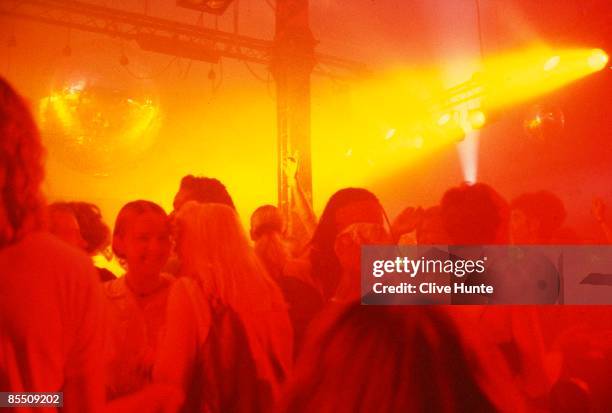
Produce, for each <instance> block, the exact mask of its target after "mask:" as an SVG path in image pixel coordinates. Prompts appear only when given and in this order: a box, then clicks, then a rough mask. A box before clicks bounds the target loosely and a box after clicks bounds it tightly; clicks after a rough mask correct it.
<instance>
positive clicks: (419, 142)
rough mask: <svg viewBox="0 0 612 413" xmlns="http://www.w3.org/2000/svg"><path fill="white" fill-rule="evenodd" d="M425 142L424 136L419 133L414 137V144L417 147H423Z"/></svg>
mask: <svg viewBox="0 0 612 413" xmlns="http://www.w3.org/2000/svg"><path fill="white" fill-rule="evenodd" d="M423 143H424V140H423V137H422V136H420V135H417V136H415V137H414V141H413V144H414V147H415V148H417V149H421V148H422V147H423Z"/></svg>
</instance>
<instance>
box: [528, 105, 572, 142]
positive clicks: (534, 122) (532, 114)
mask: <svg viewBox="0 0 612 413" xmlns="http://www.w3.org/2000/svg"><path fill="white" fill-rule="evenodd" d="M523 127H524V128H525V132H526V134H527V136H529V137H531V138H533V139H537V140H549V139H554V138H557V137H559V136H560V135H561V134H562V133H563V129H564V127H565V115H564V114H563V111H562V110H561V108H559V107H557V106H554V105H535V106H534V107H532V108H531V110H530V111H529V112H528V114H527V116H526V117H525V120H524V121H523Z"/></svg>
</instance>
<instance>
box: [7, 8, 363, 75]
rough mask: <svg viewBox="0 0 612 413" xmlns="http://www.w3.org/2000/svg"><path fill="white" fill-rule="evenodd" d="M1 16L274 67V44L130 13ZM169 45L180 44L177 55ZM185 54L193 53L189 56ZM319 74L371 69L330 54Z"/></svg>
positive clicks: (12, 11)
mask: <svg viewBox="0 0 612 413" xmlns="http://www.w3.org/2000/svg"><path fill="white" fill-rule="evenodd" d="M0 15H6V16H11V17H17V18H22V19H26V20H31V21H36V22H39V23H44V24H50V25H56V26H62V27H68V28H72V29H76V30H81V31H86V32H90V33H99V34H103V35H107V36H110V37H113V38H119V39H124V40H130V41H136V42H137V43H139V44H140V45H141V46H142V45H143V44H145V43H146V44H149V47H148V48H147V47H144V48H146V49H147V50H152V49H154V48H155V47H153V48H151V47H150V45H151V44H154V45H155V44H163V45H165V47H162V48H160V50H155V51H159V52H161V53H165V54H175V55H178V56H181V57H193V55H194V51H195V50H201V51H203V56H205V57H203V58H202V59H201V60H208V59H209V58H210V60H215V59H216V58H218V57H219V56H223V57H228V58H232V59H238V60H242V61H245V62H251V63H259V64H264V65H269V64H270V61H271V60H272V57H273V53H274V42H272V41H270V40H263V39H257V38H254V37H248V36H243V35H239V34H236V33H230V32H223V31H220V30H214V29H209V28H205V27H201V26H196V25H192V24H188V23H181V22H177V21H173V20H168V19H163V18H159V17H153V16H148V15H145V14H141V13H134V12H128V11H123V10H118V9H114V8H108V7H104V6H98V5H95V4H91V3H86V2H82V1H73V0H14V1H7V0H2V1H0ZM169 44H175V45H177V47H176V48H175V49H176V51H173V50H172V49H173V48H172V47H168V45H169ZM185 50H188V52H187V54H188V56H186V55H185ZM315 59H316V66H315V69H314V73H316V74H318V75H323V76H328V77H331V78H346V77H353V76H356V75H359V74H362V73H366V72H367V71H366V68H365V65H363V64H361V63H357V62H353V61H351V60H348V59H342V58H339V57H335V56H330V55H326V54H319V53H317V54H316V55H315Z"/></svg>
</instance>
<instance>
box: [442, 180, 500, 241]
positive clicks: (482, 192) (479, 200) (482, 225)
mask: <svg viewBox="0 0 612 413" xmlns="http://www.w3.org/2000/svg"><path fill="white" fill-rule="evenodd" d="M440 208H441V215H442V222H443V224H444V229H445V231H446V233H447V234H448V236H449V238H450V242H451V243H453V244H455V245H476V244H482V245H486V244H498V243H503V242H505V241H506V238H507V236H506V234H505V229H506V228H507V220H508V212H507V209H508V208H507V205H506V203H505V201H504V200H503V198H502V197H501V196H500V195H499V194H498V193H497V192H496V191H495V190H494V189H493V188H491V187H490V186H488V185H486V184H481V183H478V184H475V185H467V184H463V185H461V186H458V187H455V188H451V189H449V190H448V191H446V193H445V194H444V196H443V197H442V201H441V202H440Z"/></svg>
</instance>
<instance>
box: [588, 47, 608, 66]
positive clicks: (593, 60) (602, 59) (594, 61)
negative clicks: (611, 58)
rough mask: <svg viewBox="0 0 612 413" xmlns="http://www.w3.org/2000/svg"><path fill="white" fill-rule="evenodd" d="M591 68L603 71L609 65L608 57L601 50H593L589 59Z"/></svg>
mask: <svg viewBox="0 0 612 413" xmlns="http://www.w3.org/2000/svg"><path fill="white" fill-rule="evenodd" d="M587 62H588V64H589V67H590V68H591V69H593V70H601V69H603V68H604V67H605V66H606V64H607V63H608V55H607V54H606V52H604V51H603V50H601V49H593V50H592V51H591V55H590V56H589V57H588V58H587Z"/></svg>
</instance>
